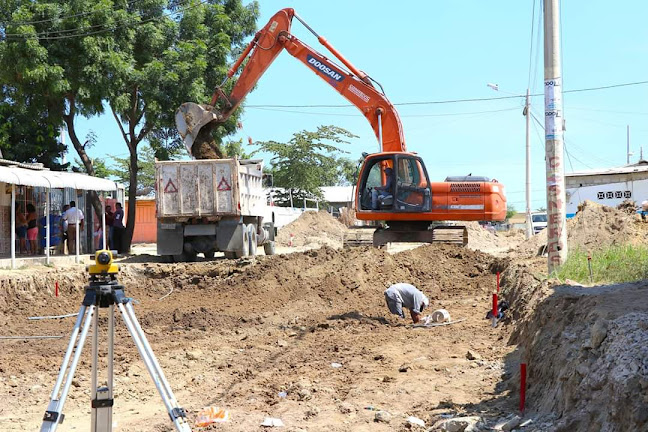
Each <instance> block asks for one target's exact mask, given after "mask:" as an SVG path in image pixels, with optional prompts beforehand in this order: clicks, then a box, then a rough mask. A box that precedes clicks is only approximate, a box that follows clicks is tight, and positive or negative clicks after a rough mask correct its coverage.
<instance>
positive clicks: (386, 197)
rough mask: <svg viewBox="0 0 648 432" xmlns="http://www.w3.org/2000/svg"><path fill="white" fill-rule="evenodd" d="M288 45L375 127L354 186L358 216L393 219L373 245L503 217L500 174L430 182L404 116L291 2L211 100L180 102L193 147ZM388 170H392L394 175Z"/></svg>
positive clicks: (180, 117) (182, 127)
mask: <svg viewBox="0 0 648 432" xmlns="http://www.w3.org/2000/svg"><path fill="white" fill-rule="evenodd" d="M293 18H296V19H298V20H299V21H300V22H301V23H302V24H304V26H305V27H306V28H307V29H308V30H310V31H311V32H312V33H313V34H314V35H315V36H316V37H317V40H318V41H319V42H320V43H321V44H322V45H323V46H324V47H325V48H327V49H328V51H329V52H330V53H331V54H332V56H333V57H334V58H335V60H337V61H339V62H340V63H341V64H342V65H340V64H338V63H336V61H334V60H333V59H331V58H328V57H326V56H324V55H322V54H320V53H319V52H317V51H316V50H314V49H313V48H311V47H310V46H308V45H307V44H306V43H304V42H303V41H301V40H300V39H298V38H297V37H296V36H295V35H293V34H292V33H291V25H292V22H293ZM284 50H285V51H287V52H288V53H289V54H290V55H292V56H293V57H295V58H296V59H297V60H299V61H300V62H301V63H302V64H304V65H305V66H306V67H307V68H308V69H310V70H311V71H312V72H313V73H315V75H317V76H318V77H320V78H321V79H322V80H324V81H325V82H326V83H327V84H329V85H330V86H331V87H333V89H335V90H336V91H337V92H338V93H340V94H341V95H342V96H343V97H344V98H345V99H347V100H348V101H349V102H351V103H352V104H353V105H354V106H356V107H357V108H358V109H359V110H360V112H361V113H362V115H364V117H365V118H366V119H367V121H368V122H369V124H370V125H371V128H372V129H373V131H374V134H375V135H376V138H377V140H378V144H379V152H378V153H373V154H369V155H367V156H366V157H365V160H364V162H363V164H362V167H361V168H360V173H359V177H358V185H357V188H356V192H355V194H356V195H355V211H356V218H358V219H360V220H366V221H386V222H387V223H388V225H389V226H388V227H387V228H386V229H379V230H377V231H376V232H375V233H374V236H373V243H374V245H376V246H380V245H382V244H385V243H388V242H392V241H423V242H426V241H427V242H434V241H437V239H438V238H447V237H448V236H447V233H448V232H449V230H448V227H447V226H444V227H442V228H443V229H438V230H437V233H436V234H435V232H434V231H435V228H434V227H432V225H431V223H432V222H440V221H497V220H504V218H505V217H506V197H505V195H504V186H503V185H501V184H499V183H497V181H495V180H493V181H491V180H490V179H487V178H482V177H473V176H465V177H462V178H448V179H446V181H445V182H438V183H430V181H429V177H428V173H427V170H426V168H425V164H424V163H423V160H422V159H421V158H420V157H419V156H418V155H416V154H415V153H409V152H407V148H406V146H405V139H404V137H403V128H402V125H401V122H400V118H399V116H398V113H397V111H396V108H394V106H393V105H392V104H391V102H390V101H389V100H388V99H387V97H386V96H385V94H384V92H383V91H379V90H378V89H377V88H376V87H375V86H374V83H375V81H373V80H372V79H371V77H369V76H368V75H367V74H366V73H364V72H362V71H361V70H359V69H357V68H356V67H355V66H354V65H353V64H351V62H350V61H348V60H347V59H346V58H345V57H344V56H342V54H340V53H339V52H338V51H337V50H336V49H335V48H334V47H333V46H332V45H331V44H330V43H329V42H328V41H327V40H326V39H324V38H323V37H322V36H320V35H318V34H317V33H315V31H313V30H312V29H311V28H310V27H309V26H308V25H307V24H306V23H305V22H304V21H303V20H302V19H301V18H300V17H299V16H298V15H296V14H295V11H294V10H293V9H290V8H286V9H282V10H280V11H279V12H277V13H276V14H275V15H274V16H273V17H272V18H271V19H270V21H269V22H268V23H267V24H266V25H265V26H264V27H263V28H262V29H261V30H259V31H258V32H257V33H256V35H255V36H254V38H253V39H252V41H250V43H249V44H248V46H247V47H246V49H245V50H244V51H243V53H242V54H241V55H240V56H239V58H238V59H237V60H236V62H235V63H234V65H233V66H232V67H231V68H230V69H229V71H228V72H227V78H226V79H225V81H224V82H223V83H222V84H221V86H219V87H217V88H216V90H215V91H214V94H213V96H212V99H211V101H210V103H209V104H206V105H198V104H195V103H186V104H183V105H182V106H181V107H180V108H179V109H178V111H177V112H176V124H177V126H178V131H179V132H180V135H181V136H182V137H183V139H184V140H185V145H186V146H187V148H188V149H189V151H190V153H192V151H191V147H192V145H193V143H194V142H195V141H196V139H197V138H198V136H199V133H200V131H201V129H202V128H204V127H205V126H207V125H209V124H213V123H218V122H224V121H225V120H227V119H228V118H229V117H230V116H231V115H232V114H233V113H234V111H235V110H236V109H237V108H238V106H239V105H240V104H241V102H242V101H243V99H244V98H245V97H246V96H247V94H248V93H249V92H250V91H251V90H252V88H253V87H254V86H255V84H256V83H257V81H258V80H259V78H260V77H261V76H262V75H263V74H264V73H265V71H266V70H267V69H268V67H269V66H270V65H271V64H272V62H273V61H274V60H275V58H276V57H277V56H278V55H279V54H280V53H281V52H282V51H284ZM241 68H242V71H241V73H240V75H239V76H238V78H237V79H236V82H235V83H234V85H233V86H232V88H231V90H230V92H229V94H225V92H224V91H223V90H222V87H223V86H224V85H225V84H226V82H227V80H228V79H230V78H232V77H234V75H236V73H237V72H238V71H239V69H241ZM378 86H379V87H380V85H378ZM380 88H381V90H382V87H380ZM205 135H206V134H205V133H203V134H202V136H203V137H204V136H205ZM388 173H389V174H388ZM388 175H389V176H393V177H390V180H389V181H387V176H388ZM388 185H389V186H388ZM388 189H390V190H388ZM459 228H460V229H462V230H463V231H462V232H461V233H459V234H458V235H455V236H454V239H455V241H456V242H461V243H463V244H465V242H466V241H467V240H466V239H467V235H466V229H465V227H459Z"/></svg>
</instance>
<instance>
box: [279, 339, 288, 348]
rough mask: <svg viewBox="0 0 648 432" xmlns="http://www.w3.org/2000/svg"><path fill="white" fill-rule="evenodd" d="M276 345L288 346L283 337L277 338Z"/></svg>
mask: <svg viewBox="0 0 648 432" xmlns="http://www.w3.org/2000/svg"><path fill="white" fill-rule="evenodd" d="M277 345H278V346H280V347H286V346H288V342H286V341H285V340H283V339H279V340H277Z"/></svg>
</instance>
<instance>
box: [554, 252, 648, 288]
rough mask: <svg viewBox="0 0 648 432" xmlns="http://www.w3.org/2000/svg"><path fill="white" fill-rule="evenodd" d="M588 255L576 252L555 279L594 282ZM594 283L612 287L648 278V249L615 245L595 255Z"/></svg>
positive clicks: (593, 260) (593, 265)
mask: <svg viewBox="0 0 648 432" xmlns="http://www.w3.org/2000/svg"><path fill="white" fill-rule="evenodd" d="M587 256H588V254H587V252H584V251H581V250H574V251H571V252H570V253H569V256H568V257H567V261H566V262H565V264H564V265H563V266H561V267H560V269H559V270H558V272H556V274H555V276H556V277H558V278H559V279H561V280H565V279H571V280H574V281H577V282H579V283H584V284H587V283H589V282H590V276H589V268H588V263H587V261H588V260H587ZM591 257H592V260H591V265H592V283H595V284H609V283H620V282H633V281H638V280H643V279H648V247H646V246H632V245H625V246H611V247H609V248H606V249H603V250H601V251H596V252H592V254H591Z"/></svg>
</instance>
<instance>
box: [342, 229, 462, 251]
mask: <svg viewBox="0 0 648 432" xmlns="http://www.w3.org/2000/svg"><path fill="white" fill-rule="evenodd" d="M387 243H443V244H456V245H459V246H466V245H467V244H468V229H467V228H466V227H465V226H454V225H438V226H435V227H433V228H430V229H428V230H425V231H408V230H394V229H383V228H378V229H377V230H375V231H373V232H372V231H370V230H366V229H364V230H357V231H356V230H350V231H347V232H346V233H345V234H344V237H343V240H342V245H343V247H357V246H375V247H381V246H384V245H386V244H387Z"/></svg>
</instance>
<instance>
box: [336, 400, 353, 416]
mask: <svg viewBox="0 0 648 432" xmlns="http://www.w3.org/2000/svg"><path fill="white" fill-rule="evenodd" d="M338 409H339V410H340V412H341V413H342V414H351V413H353V412H355V410H356V409H355V406H353V404H350V403H349V402H342V403H340V405H338Z"/></svg>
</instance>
